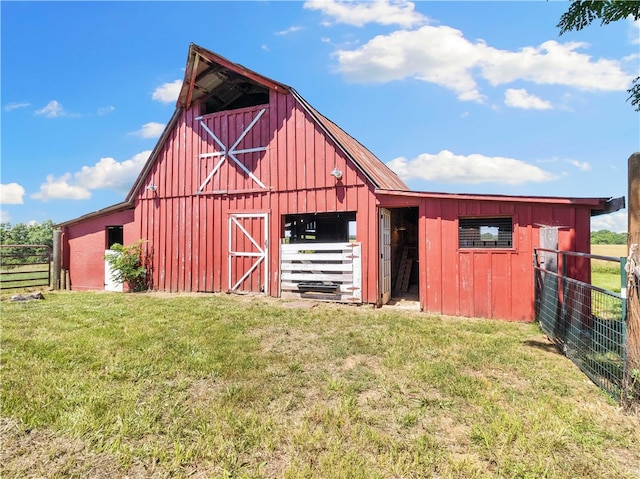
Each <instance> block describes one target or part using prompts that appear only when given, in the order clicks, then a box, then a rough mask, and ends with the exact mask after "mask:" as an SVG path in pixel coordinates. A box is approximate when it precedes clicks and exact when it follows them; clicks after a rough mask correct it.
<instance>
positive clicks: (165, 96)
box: [151, 80, 182, 103]
mask: <svg viewBox="0 0 640 479" xmlns="http://www.w3.org/2000/svg"><path fill="white" fill-rule="evenodd" d="M181 88H182V80H175V81H172V82H170V83H164V84H163V85H160V86H159V87H158V88H156V89H155V90H154V91H153V93H152V94H151V98H153V99H154V100H157V101H159V102H162V103H171V102H174V101H176V100H178V95H180V89H181Z"/></svg>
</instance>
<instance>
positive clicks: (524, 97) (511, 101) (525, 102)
mask: <svg viewBox="0 0 640 479" xmlns="http://www.w3.org/2000/svg"><path fill="white" fill-rule="evenodd" d="M504 103H505V105H507V106H510V107H512V108H522V109H524V110H550V109H552V108H553V106H552V105H551V103H550V102H548V101H546V100H543V99H542V98H540V97H537V96H536V95H532V94H531V93H529V92H528V91H527V90H525V89H524V88H520V89H515V88H509V89H507V91H506V92H505V93H504Z"/></svg>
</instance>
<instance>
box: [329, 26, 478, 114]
mask: <svg viewBox="0 0 640 479" xmlns="http://www.w3.org/2000/svg"><path fill="white" fill-rule="evenodd" d="M484 48H486V47H485V46H484V44H473V43H471V42H469V41H468V40H466V39H465V38H464V36H463V35H462V32H461V31H460V30H456V29H453V28H450V27H444V26H443V27H432V26H423V27H421V28H420V29H418V30H415V31H405V30H399V31H396V32H393V33H391V34H389V35H379V36H377V37H375V38H373V39H372V40H371V41H369V42H368V43H367V44H365V45H363V46H362V47H360V48H358V49H355V50H338V51H337V52H336V54H335V55H336V56H337V58H338V63H339V70H340V71H341V72H342V73H344V74H345V75H346V76H347V78H348V79H349V80H351V81H354V82H363V83H365V82H390V81H393V80H402V79H404V78H417V79H419V80H422V81H425V82H428V83H435V84H437V85H440V86H442V87H445V88H448V89H450V90H453V91H454V92H456V93H457V94H458V97H459V98H460V99H461V100H467V101H469V100H475V101H482V99H483V98H482V95H481V94H480V92H479V91H478V87H477V85H476V81H475V80H474V78H473V76H472V74H471V70H472V69H473V68H474V67H475V66H477V65H478V64H479V62H480V60H481V57H482V55H481V51H482V50H483V49H484Z"/></svg>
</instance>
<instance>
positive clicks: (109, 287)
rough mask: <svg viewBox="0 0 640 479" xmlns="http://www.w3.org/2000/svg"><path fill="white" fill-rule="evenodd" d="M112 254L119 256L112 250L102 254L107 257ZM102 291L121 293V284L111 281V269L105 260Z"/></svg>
mask: <svg viewBox="0 0 640 479" xmlns="http://www.w3.org/2000/svg"><path fill="white" fill-rule="evenodd" d="M112 254H120V253H119V252H117V251H114V250H112V249H108V250H105V252H104V255H105V256H109V255H112ZM104 290H105V291H118V292H122V291H123V287H122V283H118V282H116V281H115V280H114V279H113V269H112V268H111V265H110V264H109V262H108V261H107V260H106V259H105V260H104Z"/></svg>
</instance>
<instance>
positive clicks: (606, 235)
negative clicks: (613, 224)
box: [591, 230, 627, 244]
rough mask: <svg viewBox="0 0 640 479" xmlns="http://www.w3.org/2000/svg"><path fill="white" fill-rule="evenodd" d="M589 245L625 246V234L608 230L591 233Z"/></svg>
mask: <svg viewBox="0 0 640 479" xmlns="http://www.w3.org/2000/svg"><path fill="white" fill-rule="evenodd" d="M591 244H627V233H614V232H613V231H609V230H600V231H592V232H591Z"/></svg>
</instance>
